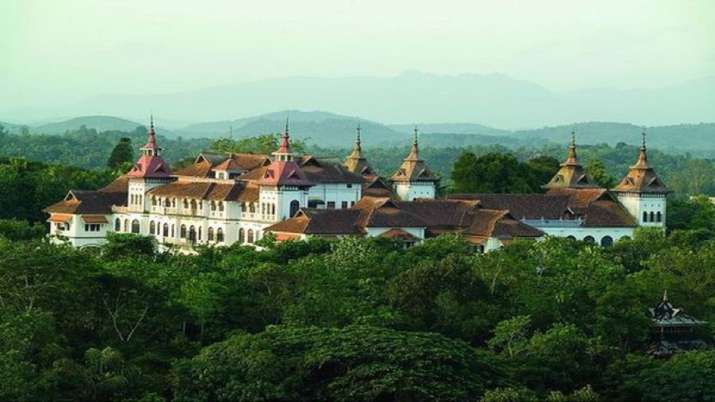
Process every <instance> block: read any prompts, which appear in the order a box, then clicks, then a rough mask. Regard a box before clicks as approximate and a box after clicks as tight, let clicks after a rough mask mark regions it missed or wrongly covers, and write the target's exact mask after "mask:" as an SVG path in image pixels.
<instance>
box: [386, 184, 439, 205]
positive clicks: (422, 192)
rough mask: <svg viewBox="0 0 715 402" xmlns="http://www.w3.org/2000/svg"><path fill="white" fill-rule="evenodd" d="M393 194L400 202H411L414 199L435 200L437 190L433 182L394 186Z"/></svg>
mask: <svg viewBox="0 0 715 402" xmlns="http://www.w3.org/2000/svg"><path fill="white" fill-rule="evenodd" d="M395 192H396V193H397V196H398V197H400V199H401V200H402V201H413V200H414V199H415V198H430V199H432V198H435V196H436V195H437V189H436V187H435V184H434V183H433V182H412V183H403V182H398V183H396V184H395Z"/></svg>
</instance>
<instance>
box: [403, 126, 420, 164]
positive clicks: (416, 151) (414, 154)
mask: <svg viewBox="0 0 715 402" xmlns="http://www.w3.org/2000/svg"><path fill="white" fill-rule="evenodd" d="M418 136H419V130H418V129H417V126H415V130H414V134H413V135H412V148H411V149H410V153H409V154H408V155H407V157H406V158H405V160H419V159H420V147H419V142H418Z"/></svg>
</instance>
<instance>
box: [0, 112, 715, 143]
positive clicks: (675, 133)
mask: <svg viewBox="0 0 715 402" xmlns="http://www.w3.org/2000/svg"><path fill="white" fill-rule="evenodd" d="M286 117H289V119H290V130H291V134H292V135H293V136H294V137H295V138H299V139H304V140H307V141H308V142H310V143H312V144H315V145H318V146H322V147H343V148H348V147H350V146H352V144H353V142H354V139H355V132H356V127H357V125H358V124H360V126H361V127H362V138H363V144H364V145H365V146H366V147H370V146H389V145H400V144H405V143H406V142H407V141H409V139H410V137H411V136H412V131H413V129H414V125H412V124H396V125H385V124H381V123H379V122H375V121H371V120H366V119H360V118H358V117H352V116H344V115H339V114H335V113H327V112H321V111H309V112H305V111H297V110H291V111H281V112H273V113H268V114H263V115H258V116H254V117H248V118H240V119H233V120H222V121H213V122H204V123H195V124H190V125H188V126H185V127H181V128H175V129H173V130H167V129H164V128H158V130H159V133H160V134H163V135H165V136H167V137H174V138H176V137H179V136H181V137H184V138H198V137H206V138H219V137H228V136H230V135H233V137H234V138H241V137H247V136H253V135H258V134H267V133H278V132H281V131H282V130H283V128H284V126H285V120H286ZM158 123H161V121H159V122H158ZM0 124H2V125H3V126H5V127H6V129H8V130H9V131H10V132H18V131H19V128H20V127H21V126H20V125H17V124H6V123H0ZM83 125H84V126H86V127H87V128H95V129H97V130H99V131H105V130H120V131H133V130H135V129H136V128H137V127H138V126H145V125H146V123H144V124H142V123H139V122H136V121H131V120H127V119H123V118H118V117H112V116H85V117H77V118H73V119H69V120H64V121H60V122H55V123H48V124H42V125H39V126H36V127H30V129H31V132H32V133H44V134H61V133H64V132H65V131H67V130H75V129H78V128H80V127H81V126H83ZM418 126H419V130H420V133H421V138H422V142H423V143H424V144H425V145H429V146H436V147H447V146H456V147H459V146H467V145H480V144H481V145H492V144H501V145H504V146H509V147H517V146H528V145H540V144H544V143H547V142H552V143H556V144H561V145H563V144H566V143H568V141H569V140H570V135H571V131H572V130H574V129H575V130H576V132H577V141H578V143H579V144H602V143H607V144H610V145H616V144H618V143H619V142H623V143H626V144H630V145H637V144H639V143H640V141H641V136H640V133H641V130H642V128H641V127H639V126H637V125H634V124H628V123H613V122H588V123H574V124H569V125H560V126H552V127H543V128H538V129H529V130H517V131H510V130H503V129H498V128H493V127H488V126H484V125H481V124H476V123H444V124H418ZM159 127H161V125H160V124H159ZM647 131H648V142H649V144H650V146H652V147H655V148H660V149H662V150H664V151H680V152H683V151H689V152H694V153H697V152H700V151H704V150H710V151H712V150H715V123H701V124H681V125H670V126H658V127H649V128H647Z"/></svg>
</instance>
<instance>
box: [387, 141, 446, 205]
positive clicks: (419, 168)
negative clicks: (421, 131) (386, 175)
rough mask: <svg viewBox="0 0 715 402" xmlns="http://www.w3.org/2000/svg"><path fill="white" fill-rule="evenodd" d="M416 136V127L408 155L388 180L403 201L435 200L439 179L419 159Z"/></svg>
mask: <svg viewBox="0 0 715 402" xmlns="http://www.w3.org/2000/svg"><path fill="white" fill-rule="evenodd" d="M417 135H418V132H417V127H415V132H414V136H413V139H412V148H411V149H410V153H409V154H407V156H406V157H405V159H404V160H403V161H402V165H401V166H400V168H399V169H398V170H397V172H395V174H393V175H392V177H391V178H390V179H391V180H392V183H393V185H394V187H395V192H396V193H397V195H398V196H399V197H400V199H401V200H403V201H413V200H414V199H415V198H435V196H436V195H437V182H439V178H438V177H437V176H435V175H434V174H433V173H432V171H431V170H430V169H429V168H428V167H427V164H426V163H425V162H424V161H423V160H422V159H420V149H419V143H418V138H417Z"/></svg>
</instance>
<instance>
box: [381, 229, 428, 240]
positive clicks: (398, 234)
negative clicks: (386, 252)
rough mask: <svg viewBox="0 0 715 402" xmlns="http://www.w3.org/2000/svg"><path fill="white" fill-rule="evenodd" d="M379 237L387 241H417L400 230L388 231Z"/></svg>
mask: <svg viewBox="0 0 715 402" xmlns="http://www.w3.org/2000/svg"><path fill="white" fill-rule="evenodd" d="M380 237H386V238H388V239H397V240H404V241H414V240H419V239H418V238H417V237H415V236H413V235H411V234H410V233H407V232H405V231H404V230H402V229H390V230H388V231H387V232H384V233H381V234H380Z"/></svg>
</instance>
